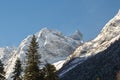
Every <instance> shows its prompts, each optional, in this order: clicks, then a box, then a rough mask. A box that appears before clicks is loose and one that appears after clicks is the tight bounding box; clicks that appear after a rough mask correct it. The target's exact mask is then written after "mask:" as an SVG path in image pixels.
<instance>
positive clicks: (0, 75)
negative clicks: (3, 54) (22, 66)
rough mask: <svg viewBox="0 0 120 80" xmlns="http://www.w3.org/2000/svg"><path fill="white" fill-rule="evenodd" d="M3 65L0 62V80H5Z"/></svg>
mask: <svg viewBox="0 0 120 80" xmlns="http://www.w3.org/2000/svg"><path fill="white" fill-rule="evenodd" d="M4 74H5V72H4V64H3V63H2V61H1V60H0V80H5V75H4Z"/></svg>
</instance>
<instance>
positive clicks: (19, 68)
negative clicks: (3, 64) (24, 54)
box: [11, 58, 22, 80]
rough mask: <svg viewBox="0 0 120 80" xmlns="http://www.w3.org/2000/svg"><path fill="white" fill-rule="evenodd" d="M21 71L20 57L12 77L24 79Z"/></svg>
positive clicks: (19, 79) (14, 79)
mask: <svg viewBox="0 0 120 80" xmlns="http://www.w3.org/2000/svg"><path fill="white" fill-rule="evenodd" d="M21 72H22V67H21V61H20V59H19V58H18V59H17V60H16V63H15V67H14V71H13V76H12V77H11V78H13V80H22V79H21V78H20V75H21Z"/></svg>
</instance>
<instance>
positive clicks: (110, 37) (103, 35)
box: [59, 10, 120, 77]
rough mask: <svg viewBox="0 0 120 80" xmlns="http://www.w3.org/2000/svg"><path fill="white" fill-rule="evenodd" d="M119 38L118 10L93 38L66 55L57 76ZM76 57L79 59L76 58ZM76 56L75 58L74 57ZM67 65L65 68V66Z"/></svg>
mask: <svg viewBox="0 0 120 80" xmlns="http://www.w3.org/2000/svg"><path fill="white" fill-rule="evenodd" d="M118 39H120V10H119V11H118V13H117V14H116V15H115V16H114V17H113V18H112V19H111V20H110V21H109V22H108V23H107V24H106V25H105V26H104V27H103V29H102V30H101V32H100V34H99V35H98V36H97V37H96V38H95V39H93V40H91V41H89V42H85V43H84V44H83V45H81V46H79V47H78V48H77V49H76V50H75V51H74V52H73V54H71V55H70V56H69V57H67V59H66V61H65V63H67V64H68V63H69V66H68V65H67V64H66V65H65V66H64V67H63V68H62V69H61V70H60V74H59V76H60V77H61V76H64V74H65V73H67V72H68V71H69V70H71V69H73V68H74V67H76V66H77V65H79V64H81V63H82V62H84V61H85V60H87V59H88V58H89V57H91V56H94V55H96V54H97V53H99V52H101V51H104V50H105V49H107V48H108V47H109V46H110V45H111V44H112V43H114V42H115V41H116V40H118ZM78 57H79V58H80V59H78ZM75 58H77V59H75ZM65 67H67V68H65Z"/></svg>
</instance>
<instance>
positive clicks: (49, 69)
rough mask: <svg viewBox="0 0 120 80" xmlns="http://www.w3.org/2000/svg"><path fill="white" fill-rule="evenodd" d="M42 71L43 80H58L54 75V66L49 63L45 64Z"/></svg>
mask: <svg viewBox="0 0 120 80" xmlns="http://www.w3.org/2000/svg"><path fill="white" fill-rule="evenodd" d="M43 69H44V71H45V73H46V75H45V80H59V78H58V76H57V74H56V68H55V66H54V65H51V64H50V63H46V65H45V67H44V68H43Z"/></svg>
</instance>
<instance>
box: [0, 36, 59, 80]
mask: <svg viewBox="0 0 120 80" xmlns="http://www.w3.org/2000/svg"><path fill="white" fill-rule="evenodd" d="M38 49H39V44H38V42H37V41H36V37H35V35H33V37H32V40H31V42H30V45H29V46H28V49H27V53H26V66H25V69H23V68H22V66H21V65H22V64H21V61H20V59H19V58H18V59H17V60H16V63H15V67H14V71H13V72H12V77H11V78H12V80H59V78H58V76H57V75H56V68H55V67H54V65H52V64H50V63H48V62H46V64H44V66H43V67H39V66H40V65H42V62H41V61H40V58H41V55H40V54H39V53H38ZM4 75H5V72H4V67H3V63H2V62H1V61H0V80H6V79H5V77H4Z"/></svg>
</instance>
